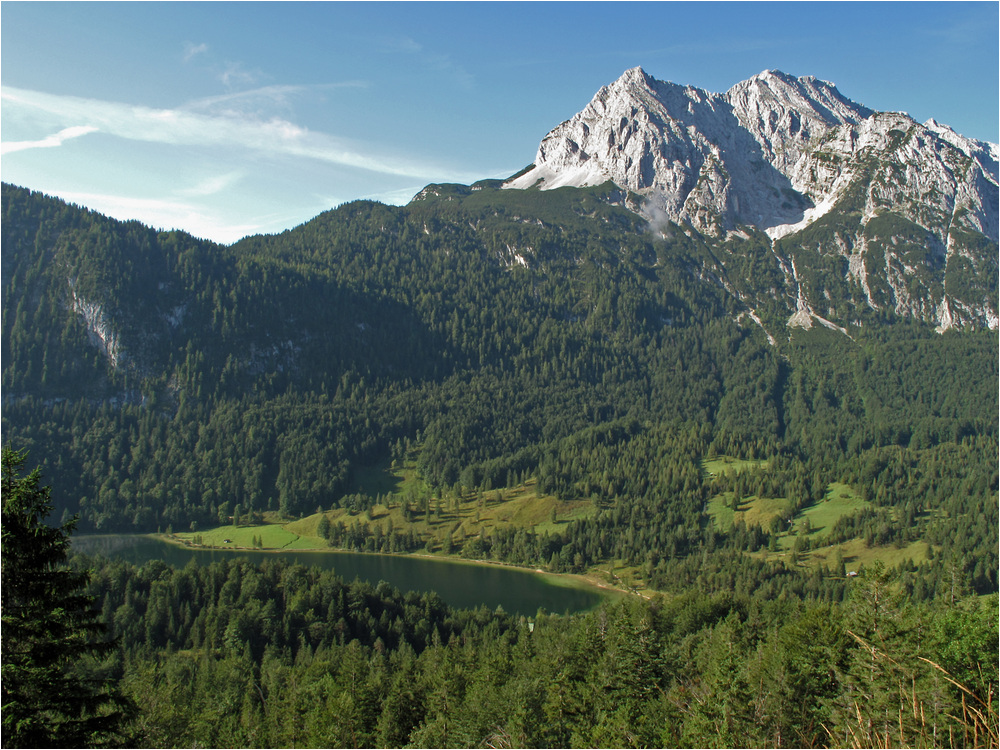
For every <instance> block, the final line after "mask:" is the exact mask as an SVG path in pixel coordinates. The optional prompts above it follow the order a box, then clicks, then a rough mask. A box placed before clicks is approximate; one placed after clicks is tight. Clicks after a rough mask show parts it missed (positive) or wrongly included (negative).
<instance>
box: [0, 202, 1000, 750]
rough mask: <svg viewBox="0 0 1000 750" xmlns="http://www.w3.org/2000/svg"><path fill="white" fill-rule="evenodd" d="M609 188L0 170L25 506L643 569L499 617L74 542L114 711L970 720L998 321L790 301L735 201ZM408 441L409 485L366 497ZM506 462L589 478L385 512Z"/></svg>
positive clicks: (748, 738)
mask: <svg viewBox="0 0 1000 750" xmlns="http://www.w3.org/2000/svg"><path fill="white" fill-rule="evenodd" d="M616 190H617V189H616V188H613V187H609V186H604V187H602V188H594V189H586V190H574V189H565V190H557V191H550V192H547V193H544V194H542V193H526V192H523V191H500V190H497V189H496V185H494V184H492V183H482V184H479V185H476V186H473V188H465V187H461V186H436V187H434V188H433V189H429V190H428V191H426V192H427V195H426V196H425V197H424V199H422V200H418V201H414V202H413V203H411V204H410V205H409V206H406V207H388V206H384V205H380V204H376V203H368V202H359V203H351V204H347V205H345V206H341V207H340V208H337V209H335V210H332V211H329V212H327V213H325V214H322V215H321V216H319V217H317V218H316V219H314V220H313V221H311V222H308V223H307V224H304V225H302V226H301V227H298V228H296V229H293V230H290V231H288V232H285V233H283V234H280V235H276V236H273V237H251V238H247V239H245V240H243V241H241V242H239V243H236V244H234V245H232V246H226V247H224V246H218V245H215V244H212V243H209V242H205V241H201V240H197V239H195V238H192V237H190V236H188V235H185V234H183V233H179V232H157V231H155V230H153V229H150V228H147V227H144V226H142V225H140V224H138V223H134V222H133V223H121V222H116V221H113V220H110V219H107V218H105V217H102V216H100V215H98V214H95V213H92V212H88V211H85V210H82V209H79V208H76V207H73V206H68V205H66V204H64V203H62V202H60V201H57V200H54V199H51V198H48V197H45V196H43V195H40V194H37V193H31V192H29V191H27V190H23V189H20V188H15V187H12V186H9V185H4V186H3V207H2V210H3V213H2V247H3V255H2V276H3V301H2V306H3V322H2V326H3V339H2V347H3V349H2V360H3V370H2V387H3V411H2V416H3V439H4V442H5V444H12V445H14V446H15V447H17V448H18V449H24V450H26V451H27V455H28V456H29V460H30V461H31V462H32V463H33V464H37V465H40V466H41V467H42V471H43V475H44V477H45V481H46V482H47V483H49V484H51V485H52V488H53V493H52V500H53V504H54V506H55V513H54V517H53V519H52V522H58V521H60V520H62V521H65V520H67V519H69V518H71V517H72V516H73V515H74V514H79V523H78V533H79V532H94V531H99V532H105V533H107V532H157V531H160V532H165V531H167V530H168V529H172V530H185V531H186V530H188V529H198V528H201V529H205V528H210V527H213V526H221V525H227V524H234V523H235V524H238V525H241V524H254V523H260V522H263V521H273V522H277V521H283V522H284V521H293V520H295V519H303V518H308V517H312V516H315V514H317V513H319V514H320V519H321V520H320V521H319V523H322V519H326V523H327V525H326V526H325V527H324V531H325V533H320V536H322V537H323V539H324V540H328V543H330V544H332V545H334V546H338V547H346V548H355V549H362V550H370V551H394V552H406V551H412V550H415V549H418V548H420V549H424V550H426V551H430V552H433V553H435V554H453V555H464V556H467V557H474V558H477V559H484V560H490V561H503V562H508V563H515V564H522V565H530V566H532V567H545V568H546V569H548V570H551V571H553V572H574V573H584V572H588V571H593V570H595V569H599V568H600V567H601V566H604V567H609V566H619V567H621V568H628V569H629V571H630V576H632V578H633V581H635V582H640V583H641V589H642V591H643V594H644V597H646V598H639V597H627V598H625V599H624V600H620V601H617V602H614V603H612V602H609V603H608V604H605V605H604V606H602V607H600V608H598V609H597V610H595V611H593V612H589V613H586V614H580V615H573V616H559V615H556V614H552V613H539V614H538V615H537V616H536V617H535V618H533V621H532V622H531V623H530V625H531V627H530V628H529V623H528V622H526V621H522V620H521V619H520V618H516V617H513V616H510V615H506V614H504V613H498V612H492V611H486V610H484V609H480V610H472V611H470V610H452V609H449V608H448V607H446V606H445V605H444V604H443V603H442V601H441V600H440V599H439V598H436V597H435V596H433V595H417V594H413V593H401V592H398V591H394V590H392V589H391V587H388V586H387V585H385V584H380V585H370V584H366V583H359V582H355V583H347V582H344V581H341V580H339V579H337V578H336V577H334V576H333V575H332V574H325V573H320V572H319V571H316V570H311V569H306V568H301V567H297V566H291V565H287V564H283V563H281V562H280V561H277V560H276V561H275V562H274V563H273V564H265V565H261V566H254V565H251V564H250V563H248V562H246V561H241V560H239V559H237V558H234V559H233V560H232V561H231V562H225V563H221V564H213V565H211V566H205V567H200V568H188V569H184V570H174V569H171V568H169V567H167V566H166V565H162V564H156V563H148V564H146V565H144V566H142V567H139V568H136V567H133V566H130V565H127V564H125V563H121V562H111V561H108V560H104V559H96V560H86V561H85V560H79V561H78V564H80V565H86V566H89V567H91V569H92V575H91V581H90V592H91V593H92V594H93V596H94V597H95V602H96V603H97V606H98V607H100V608H101V611H102V615H103V618H102V619H103V620H104V621H105V622H106V623H107V624H108V626H109V628H110V634H111V636H113V637H114V638H116V639H117V641H116V642H117V644H118V645H117V647H116V649H115V650H114V652H113V654H112V655H110V656H108V657H106V658H103V659H100V660H97V659H95V660H92V661H90V662H87V663H86V664H83V663H81V665H79V668H80V669H92V670H96V671H98V672H100V673H101V674H105V675H113V676H114V677H115V678H116V679H118V680H119V681H120V684H121V685H123V687H124V689H125V691H126V692H127V693H128V694H129V695H131V696H133V697H134V698H136V699H137V702H138V703H139V704H140V708H141V709H142V710H141V715H140V718H139V719H137V720H136V724H135V726H134V727H133V729H134V731H135V732H136V738H137V739H136V741H137V742H139V743H141V744H147V745H150V746H192V745H195V744H199V745H212V746H269V747H277V746H292V745H297V746H373V745H378V746H402V745H406V744H410V745H414V746H459V745H460V746H467V745H474V746H484V745H485V746H494V747H497V746H546V747H556V746H588V747H593V746H639V745H646V746H648V745H655V746H746V745H768V746H823V745H827V746H852V745H885V744H891V745H927V746H971V745H974V744H976V745H989V744H990V743H993V744H994V745H995V744H996V741H997V740H996V713H997V712H996V698H997V671H996V662H997V616H996V612H997V601H996V592H997V588H998V583H997V570H998V564H1000V563H998V557H997V550H998V518H997V515H998V499H997V497H998V496H997V492H998V466H997V450H998V447H997V446H998V442H997V438H998V425H997V414H998V389H997V382H998V364H997V363H998V346H997V336H996V332H995V331H978V332H977V331H957V330H952V331H947V332H945V333H938V332H936V331H935V330H934V328H933V327H931V326H929V325H927V324H925V323H922V322H919V321H914V320H912V319H909V318H904V317H899V316H896V315H894V314H893V313H892V312H891V311H890V310H888V309H887V308H882V309H880V310H874V309H872V310H868V311H864V312H861V313H859V317H858V320H857V321H856V325H853V326H851V327H849V328H847V329H846V330H845V331H844V332H842V331H839V330H831V329H828V328H825V327H822V326H816V327H814V328H812V329H809V330H803V329H799V328H788V327H786V325H785V323H786V320H787V318H788V309H787V304H786V302H785V301H784V300H783V299H782V291H781V282H780V279H778V278H772V276H773V264H771V263H770V261H769V259H768V254H769V253H770V249H769V244H768V240H767V238H766V237H765V236H764V235H762V234H756V233H755V231H754V230H747V232H746V233H745V236H743V237H738V238H737V237H731V238H730V239H726V240H718V239H711V238H706V237H702V236H700V235H697V234H696V233H694V232H691V231H684V229H683V228H681V227H677V226H672V227H670V228H668V230H667V231H665V232H653V231H651V230H650V228H649V227H648V226H647V225H646V224H645V222H644V221H643V220H642V219H641V218H640V217H638V216H637V215H635V214H633V213H631V212H629V211H627V210H626V209H624V208H622V207H620V206H616V205H612V203H613V202H621V201H622V200H625V199H627V198H623V197H622V196H620V195H616ZM609 201H611V202H609ZM785 241H786V242H787V240H785ZM807 281H808V283H810V284H811V285H812V287H811V288H815V289H822V288H824V284H826V283H827V282H825V281H824V278H823V277H822V276H817V277H816V278H811V279H808V280H807ZM826 288H827V289H828V290H831V294H835V293H836V292H837V286H836V285H835V284H832V283H830V284H829V285H828V286H827V287H826ZM820 294H821V293H820ZM817 296H819V294H818V295H817ZM751 302H753V303H754V304H755V307H753V308H750V307H748V305H750V304H751ZM751 312H752V313H753V314H752V315H751V314H750V313H751ZM404 460H408V461H410V462H411V463H412V465H413V472H414V474H415V476H416V477H417V478H418V479H419V481H420V482H421V486H422V487H423V488H424V494H423V495H422V496H421V497H412V498H411V497H401V496H395V497H390V498H385V497H374V496H371V495H368V494H367V493H366V492H365V490H364V488H363V487H362V486H361V484H362V481H361V478H362V477H366V476H369V475H370V472H371V471H372V467H377V466H380V465H383V464H385V465H388V464H389V463H390V462H392V463H393V465H396V464H399V463H402V462H403V461H404ZM723 460H725V461H727V462H730V463H731V465H733V466H736V467H738V470H735V469H734V470H731V471H722V470H720V471H715V470H713V469H712V467H713V466H715V465H716V464H717V463H721V462H722V461H723ZM527 486H530V487H531V488H532V491H533V492H535V493H536V494H537V495H538V497H539V498H543V499H545V502H548V503H550V504H551V505H552V507H553V508H562V507H564V506H566V507H568V505H569V504H573V503H577V504H582V505H585V506H586V507H587V508H588V509H589V510H588V512H587V513H583V514H580V515H578V516H576V517H572V518H567V519H565V520H563V521H561V522H559V523H555V522H554V521H555V519H556V515H555V511H554V512H553V513H554V514H553V522H552V523H549V524H548V525H544V526H543V525H540V524H537V523H536V524H528V525H526V524H516V523H509V524H500V523H497V524H495V525H494V526H492V527H491V528H490V529H489V531H488V532H487V531H485V530H478V529H477V532H476V533H475V534H467V536H466V537H459V536H457V535H458V534H459V533H464V532H460V531H459V530H458V526H457V524H456V526H455V528H456V532H455V534H456V536H455V538H454V539H453V538H452V536H451V534H449V535H448V537H447V543H442V542H439V541H438V539H440V538H441V537H439V536H421V535H422V534H425V533H429V532H427V529H430V528H433V527H435V526H440V528H441V529H444V525H443V524H446V523H450V522H453V521H455V519H456V518H457V511H456V510H455V509H456V508H459V507H460V505H461V503H462V502H468V503H469V504H470V505H471V503H472V502H473V499H474V498H476V497H479V498H480V500H481V503H482V504H483V505H485V504H486V503H487V501H489V502H498V503H499V502H503V500H502V496H503V495H504V494H505V493H506V495H507V496H508V497H509V496H511V495H512V494H513V493H515V492H520V491H522V490H523V489H524V488H525V487H527ZM498 495H499V498H498ZM837 503H841V504H842V505H843V506H844V507H845V508H848V510H845V511H844V512H840V513H838V514H837V515H836V517H833V516H830V519H831V520H829V521H828V522H825V525H824V526H823V528H822V529H816V528H812V527H811V526H810V523H811V521H810V519H817V518H820V516H819V515H817V512H819V511H822V510H824V509H825V508H829V507H833V506H834V505H836V504H837ZM376 505H378V506H380V507H385V508H388V509H390V510H391V509H395V510H396V512H398V513H400V514H401V515H400V518H401V519H402V521H401V522H400V523H399V524H398V525H397V526H396V528H395V529H394V530H387V529H386V527H385V526H384V523H383V524H382V525H373V524H371V523H370V522H371V520H372V518H373V514H372V508H374V507H375V506H376ZM837 507H840V506H837ZM484 512H485V511H484ZM449 513H450V514H452V515H451V516H449ZM330 514H341V515H336V516H334V517H335V518H341V519H347V520H348V521H351V523H349V524H347V525H343V524H339V522H338V523H334V524H330V521H329V519H327V515H330ZM362 518H364V519H365V523H364V524H362V523H361V522H360V521H361V519H362ZM352 519H353V521H352ZM411 522H412V523H411ZM418 522H420V523H422V524H424V525H422V526H421V525H418ZM820 548H822V550H823V552H822V554H820V553H818V552H817V550H818V549H820ZM841 550H845V551H847V553H848V555H849V556H850V555H851V554H855V552H856V555H857V556H858V561H852V560H850V559H848V560H846V561H845V559H844V558H843V556H842V554H841ZM852 551H855V552H852ZM862 558H863V560H862ZM887 560H888V561H889V562H888V563H887V562H885V561H887ZM859 561H861V562H860V563H859ZM848 565H850V567H851V568H852V570H851V572H857V573H859V575H857V576H855V577H851V576H848V575H847V571H848ZM140 698H141V701H140V700H139V699H140ZM963 701H964V702H963ZM979 710H982V711H983V714H982V715H979V714H975V711H979ZM977 717H978V718H977ZM991 732H992V734H991ZM970 733H971V734H970Z"/></svg>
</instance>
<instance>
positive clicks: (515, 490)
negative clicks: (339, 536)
mask: <svg viewBox="0 0 1000 750" xmlns="http://www.w3.org/2000/svg"><path fill="white" fill-rule="evenodd" d="M415 456H416V451H415V450H414V451H411V452H410V454H409V455H408V456H407V457H406V461H404V462H402V464H399V463H397V464H396V465H395V466H394V465H391V464H390V462H389V461H383V462H381V463H379V464H376V465H373V466H370V467H366V468H362V469H361V470H359V471H357V472H356V473H355V475H354V481H353V482H352V485H351V487H350V488H349V490H348V494H353V493H365V494H367V495H370V496H372V497H378V496H381V497H382V500H383V502H382V503H380V504H378V505H376V506H375V507H374V508H372V509H371V510H369V511H367V512H364V513H349V512H348V511H346V510H343V509H337V510H332V511H328V512H326V513H324V514H322V515H326V516H327V517H328V518H329V519H330V521H331V522H332V523H337V522H341V523H343V524H344V525H345V526H347V527H350V526H352V525H355V524H361V523H366V524H368V526H369V528H370V529H374V528H375V527H376V526H379V527H381V529H382V531H383V533H387V532H388V529H389V528H390V524H391V528H392V529H393V530H394V531H397V532H404V531H409V530H412V531H413V532H414V534H415V535H416V536H417V537H418V538H419V539H422V540H424V541H425V542H428V541H429V542H430V546H431V548H432V549H439V548H440V546H441V545H442V544H443V543H444V541H445V539H446V538H447V536H448V535H449V534H451V538H452V542H453V544H455V545H456V547H458V548H460V547H461V545H462V544H463V543H464V542H465V540H466V539H469V538H472V537H476V536H479V535H480V534H481V533H482V532H484V531H490V530H492V529H495V528H501V527H511V526H513V527H515V528H524V529H530V530H532V531H534V532H536V533H544V532H553V531H555V530H557V529H558V528H559V527H560V526H562V525H564V524H566V523H568V522H570V521H572V520H576V519H579V518H586V517H588V516H590V515H593V514H594V513H596V512H597V506H596V505H595V504H594V503H593V502H592V501H590V500H573V501H568V502H561V501H559V500H558V499H556V498H555V497H553V496H551V495H542V494H540V493H539V492H538V490H537V487H536V485H535V482H534V480H528V481H527V482H525V483H524V484H522V485H518V486H516V487H503V488H500V489H494V490H487V491H479V490H467V491H465V492H463V493H462V494H461V495H459V496H456V495H454V494H453V493H451V492H446V493H445V496H444V497H438V496H436V495H435V494H434V493H433V492H432V489H431V487H430V486H429V485H427V484H426V483H425V482H424V481H423V480H422V479H421V478H420V477H419V476H418V475H417V471H416V461H415ZM423 498H428V499H429V502H428V504H429V512H424V510H422V509H421V500H422V499H423ZM407 503H408V504H409V506H410V508H411V510H412V511H413V512H411V514H410V519H409V520H407V517H406V513H405V509H404V508H405V505H406V504H407ZM438 508H440V511H439V512H438ZM319 519H320V514H316V515H313V516H309V517H308V518H304V519H302V520H301V521H296V522H293V523H290V524H287V525H286V528H289V529H290V530H293V531H295V532H296V533H300V534H309V535H316V528H317V526H318V524H319Z"/></svg>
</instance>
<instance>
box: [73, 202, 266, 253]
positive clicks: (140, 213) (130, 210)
mask: <svg viewBox="0 0 1000 750" xmlns="http://www.w3.org/2000/svg"><path fill="white" fill-rule="evenodd" d="M57 194H58V196H59V197H60V198H62V199H63V200H66V201H69V202H70V203H77V204H79V205H81V206H87V207H89V208H92V209H94V210H95V211H99V212H100V213H102V214H104V215H106V216H111V217H113V218H116V219H121V220H123V221H128V220H133V219H138V220H139V221H141V222H142V223H143V224H146V225H148V226H151V227H154V228H156V229H180V228H183V230H184V231H185V232H188V233H190V234H193V235H194V236H196V237H207V238H211V239H213V240H215V241H216V242H222V243H231V242H236V241H237V240H239V239H242V238H243V237H246V236H247V235H251V234H259V233H260V232H264V231H268V229H269V227H268V226H267V225H266V224H264V223H262V222H246V223H231V222H227V221H225V219H223V218H222V216H220V215H219V214H213V213H206V212H205V210H204V208H203V207H201V206H198V205H196V204H194V203H190V202H188V201H185V200H181V199H173V198H162V199H161V198H135V197H130V196H121V195H112V194H107V193H88V192H74V191H57Z"/></svg>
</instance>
